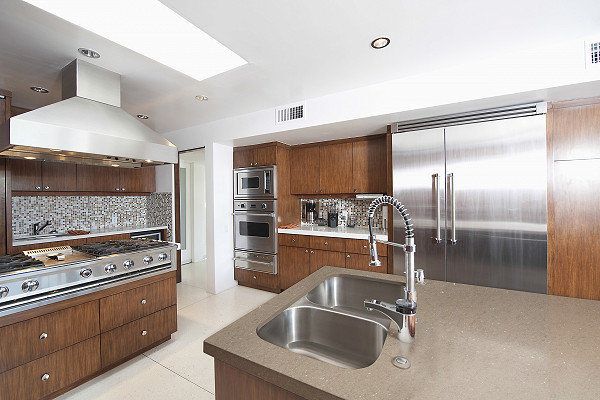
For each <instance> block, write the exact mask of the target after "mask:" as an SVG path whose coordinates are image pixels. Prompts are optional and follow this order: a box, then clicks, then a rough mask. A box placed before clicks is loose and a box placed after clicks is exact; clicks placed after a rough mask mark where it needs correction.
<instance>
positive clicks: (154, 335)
mask: <svg viewBox="0 0 600 400" xmlns="http://www.w3.org/2000/svg"><path fill="white" fill-rule="evenodd" d="M176 330H177V306H171V307H169V308H166V309H164V310H162V311H159V312H157V313H154V314H151V315H148V316H147V317H144V318H141V319H138V320H136V321H133V322H130V323H128V324H127V325H123V326H121V327H119V328H116V329H113V330H112V331H108V332H104V333H102V334H101V335H100V348H101V352H102V367H103V368H104V367H107V366H109V365H111V364H114V363H115V362H117V361H119V360H121V359H123V358H125V357H127V356H129V355H131V354H133V353H135V352H136V351H138V350H141V349H143V348H145V347H148V346H150V345H151V344H152V343H154V342H157V341H159V340H161V339H163V338H166V337H167V336H169V335H170V334H172V333H173V332H175V331H176Z"/></svg>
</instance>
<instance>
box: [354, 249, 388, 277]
mask: <svg viewBox="0 0 600 400" xmlns="http://www.w3.org/2000/svg"><path fill="white" fill-rule="evenodd" d="M370 261H371V257H370V256H368V255H366V254H350V253H347V254H346V268H351V269H360V270H362V271H371V272H381V273H383V274H385V273H387V257H379V261H381V266H379V267H371V266H369V262H370Z"/></svg>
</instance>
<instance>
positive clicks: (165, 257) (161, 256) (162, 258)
mask: <svg viewBox="0 0 600 400" xmlns="http://www.w3.org/2000/svg"><path fill="white" fill-rule="evenodd" d="M168 257H169V256H168V255H167V253H160V254H159V255H158V261H165V260H166V259H167V258H168Z"/></svg>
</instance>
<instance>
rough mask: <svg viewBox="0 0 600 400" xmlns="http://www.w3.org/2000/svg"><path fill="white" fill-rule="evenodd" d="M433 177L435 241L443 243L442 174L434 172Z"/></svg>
mask: <svg viewBox="0 0 600 400" xmlns="http://www.w3.org/2000/svg"><path fill="white" fill-rule="evenodd" d="M431 176H432V178H433V185H434V192H435V205H436V206H435V207H436V208H435V238H434V240H435V242H436V243H441V242H442V238H441V236H442V235H441V218H440V211H441V210H440V175H439V174H433V175H431Z"/></svg>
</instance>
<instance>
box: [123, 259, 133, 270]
mask: <svg viewBox="0 0 600 400" xmlns="http://www.w3.org/2000/svg"><path fill="white" fill-rule="evenodd" d="M134 265H135V264H134V263H133V260H125V261H123V268H125V269H130V268H131V267H133V266H134Z"/></svg>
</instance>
